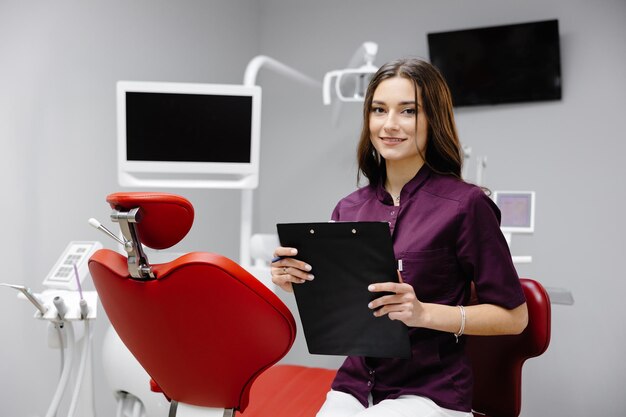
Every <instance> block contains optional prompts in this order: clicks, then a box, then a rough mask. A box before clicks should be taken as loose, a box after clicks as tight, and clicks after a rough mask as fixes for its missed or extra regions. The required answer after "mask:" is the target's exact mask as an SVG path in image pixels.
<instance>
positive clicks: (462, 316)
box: [454, 306, 465, 343]
mask: <svg viewBox="0 0 626 417" xmlns="http://www.w3.org/2000/svg"><path fill="white" fill-rule="evenodd" d="M457 307H458V308H459V310H461V328H460V329H459V331H458V332H457V333H454V337H455V338H456V343H459V337H461V336H462V335H463V332H464V331H465V307H463V306H457Z"/></svg>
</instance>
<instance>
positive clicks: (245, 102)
mask: <svg viewBox="0 0 626 417" xmlns="http://www.w3.org/2000/svg"><path fill="white" fill-rule="evenodd" d="M260 104H261V89H260V87H257V86H252V87H250V86H243V85H226V84H187V83H163V82H138V81H119V82H118V83H117V120H118V168H119V169H118V173H119V176H118V177H119V182H120V184H121V185H123V186H139V187H144V186H154V187H174V188H255V187H256V186H257V185H258V172H259V146H260V144H259V141H260V108H261V106H260Z"/></svg>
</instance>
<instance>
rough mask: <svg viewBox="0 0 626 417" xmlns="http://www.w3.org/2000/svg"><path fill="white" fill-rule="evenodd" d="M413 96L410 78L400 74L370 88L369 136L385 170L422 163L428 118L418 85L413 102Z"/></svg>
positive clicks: (413, 88) (419, 165) (418, 166)
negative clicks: (384, 164) (382, 159)
mask: <svg viewBox="0 0 626 417" xmlns="http://www.w3.org/2000/svg"><path fill="white" fill-rule="evenodd" d="M415 98H416V94H415V87H414V84H413V82H412V81H410V80H409V79H407V78H404V77H392V78H388V79H386V80H384V81H382V82H381V83H380V84H379V85H378V87H376V90H375V91H374V95H373V97H372V105H371V111H370V114H369V130H370V140H371V142H372V145H373V146H374V148H376V150H377V151H378V153H379V154H380V155H381V156H382V157H383V158H384V159H385V163H386V165H387V170H389V169H390V168H393V167H395V166H398V167H399V166H407V167H408V166H411V167H413V168H414V169H415V168H417V169H419V168H420V167H421V166H422V165H423V164H424V160H423V159H422V155H424V154H425V152H426V142H427V138H428V121H427V120H426V115H425V114H424V112H423V110H422V105H421V104H422V99H421V91H420V89H419V88H418V91H417V99H418V102H417V103H416V102H415ZM416 119H417V123H416ZM418 148H419V149H420V150H421V155H420V152H418Z"/></svg>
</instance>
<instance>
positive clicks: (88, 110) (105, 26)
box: [0, 0, 626, 416]
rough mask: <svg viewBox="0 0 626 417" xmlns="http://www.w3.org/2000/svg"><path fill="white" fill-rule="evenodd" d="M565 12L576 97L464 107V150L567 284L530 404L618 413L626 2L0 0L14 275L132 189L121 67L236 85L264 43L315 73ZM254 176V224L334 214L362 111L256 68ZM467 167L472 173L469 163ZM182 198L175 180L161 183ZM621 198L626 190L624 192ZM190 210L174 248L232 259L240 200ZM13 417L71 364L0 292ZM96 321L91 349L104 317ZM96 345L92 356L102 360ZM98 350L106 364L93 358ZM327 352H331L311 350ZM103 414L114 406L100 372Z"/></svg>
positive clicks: (540, 259)
mask: <svg viewBox="0 0 626 417" xmlns="http://www.w3.org/2000/svg"><path fill="white" fill-rule="evenodd" d="M548 18H558V19H559V22H560V31H561V47H562V51H561V57H562V66H563V70H562V71H563V88H564V90H563V91H564V95H563V100H561V101H558V102H548V103H533V104H516V105H501V106H483V107H478V108H472V109H467V108H463V109H459V110H458V111H457V122H458V127H459V131H460V135H461V139H462V141H463V142H464V143H466V144H468V145H471V146H472V148H473V149H474V154H475V155H487V156H488V162H489V166H488V169H487V177H486V185H487V186H488V187H490V188H491V189H494V190H495V189H534V190H536V191H537V224H536V229H537V231H536V233H535V234H534V235H533V236H523V237H516V238H515V239H514V241H513V252H514V253H515V254H520V255H525V254H529V255H532V256H533V258H534V262H533V263H532V264H531V265H523V266H520V268H519V269H520V274H521V275H524V276H529V277H534V278H536V279H538V280H540V281H541V282H542V283H543V284H544V285H546V286H552V287H566V288H569V289H571V290H572V291H573V293H574V297H575V299H576V304H575V305H574V306H572V307H566V306H554V308H553V339H552V344H551V346H550V349H549V351H548V352H547V353H546V354H545V355H544V356H542V357H540V358H538V359H535V360H532V361H530V362H528V363H527V365H526V367H525V374H524V401H523V404H524V410H523V415H525V416H530V415H547V414H548V413H549V414H551V415H563V416H566V415H567V416H583V415H589V414H591V413H592V412H593V413H594V414H598V415H606V416H618V415H624V414H625V413H626V400H625V399H624V395H623V388H621V386H620V380H619V379H618V378H619V377H620V376H621V375H623V374H624V373H625V372H626V364H625V363H626V362H625V361H624V360H623V358H622V355H621V353H622V352H623V351H624V347H625V345H626V326H624V325H623V321H622V320H621V314H620V313H621V308H620V307H621V305H618V302H619V301H621V297H620V296H621V294H622V293H623V291H624V290H625V289H626V284H624V282H625V280H624V278H625V277H624V274H623V272H622V271H623V269H622V268H621V262H620V261H621V260H622V257H623V256H624V255H625V254H626V250H625V249H626V247H625V244H624V240H623V239H622V237H623V235H624V233H625V232H626V225H625V224H624V220H623V219H624V217H623V216H620V214H621V213H619V211H618V210H619V209H620V208H622V207H623V206H624V203H626V201H625V197H624V194H623V189H624V178H623V174H622V173H621V172H618V166H619V162H621V161H622V159H623V156H624V155H626V144H625V142H624V141H623V139H624V134H623V133H622V129H621V126H620V125H619V123H620V121H621V119H622V113H623V111H624V109H625V107H626V106H625V104H626V102H625V99H624V98H623V97H624V93H626V80H625V79H624V77H623V73H624V70H623V68H624V65H625V64H626V49H625V48H624V47H623V44H624V41H626V27H625V26H624V21H626V19H625V18H626V3H625V2H624V1H623V0H598V1H595V2H586V1H582V0H544V1H540V0H527V1H525V2H512V1H504V2H503V1H495V0H474V1H472V2H457V1H453V0H440V1H437V2H435V1H425V0H422V1H409V0H402V1H401V0H394V1H388V2H374V1H362V0H347V1H342V2H336V1H330V0H318V1H315V2H305V1H301V0H300V1H293V0H292V1H289V0H260V1H254V0H247V1H245V0H239V1H232V0H230V1H226V0H214V1H200V0H198V1H191V0H186V1H177V2H167V1H139V2H137V1H135V2H124V1H112V2H111V1H110V2H92V3H91V4H89V5H87V4H83V3H82V2H79V1H58V2H54V3H51V2H46V1H32V2H28V3H27V2H21V1H17V0H4V1H2V2H0V91H1V92H2V94H1V95H0V143H2V145H3V146H2V149H3V151H2V153H1V154H0V158H1V163H0V170H1V172H0V181H2V182H1V185H2V190H3V191H4V193H3V197H2V204H1V205H0V214H1V215H2V218H3V219H5V222H4V228H3V229H4V236H5V238H4V239H3V240H2V242H1V243H0V259H2V260H3V261H4V265H5V277H4V278H2V279H1V281H9V282H16V283H25V284H26V285H29V286H31V287H33V288H34V289H40V288H41V287H40V282H41V280H42V279H43V277H44V276H45V274H46V273H47V271H48V269H49V268H50V267H51V265H52V264H53V263H54V261H55V260H56V258H57V256H58V255H59V254H60V252H61V251H62V250H63V249H64V247H65V245H66V244H67V242H68V241H69V240H80V239H98V240H102V241H103V243H105V244H106V245H108V246H110V247H111V246H112V245H111V244H110V243H109V242H107V241H104V238H103V237H102V236H100V235H99V234H97V232H95V231H93V230H92V229H90V228H89V227H88V226H87V225H86V219H87V218H89V217H92V216H93V217H97V218H99V219H100V220H102V221H103V222H105V223H107V222H108V221H107V217H108V212H109V211H108V209H107V207H106V204H105V203H104V196H105V195H106V194H107V193H109V192H113V191H117V190H119V187H118V186H117V183H116V165H115V164H116V160H115V97H114V83H115V81H117V80H119V79H135V80H162V81H189V82H220V83H239V82H241V80H242V77H243V71H244V68H245V65H246V63H247V62H248V61H249V59H250V58H252V57H253V56H254V55H256V54H259V53H263V54H267V55H270V56H272V57H274V58H276V59H278V60H280V61H282V62H284V63H286V64H288V65H291V66H293V67H295V68H297V69H300V70H302V71H303V72H305V73H307V74H309V75H311V76H313V77H315V78H318V79H321V78H322V76H323V74H324V73H325V72H326V71H328V70H331V69H337V68H343V67H344V66H345V64H346V63H347V61H348V60H349V58H350V56H351V55H352V53H353V52H354V50H355V49H356V48H357V47H358V46H359V45H360V44H361V43H362V42H363V41H366V40H370V41H375V42H377V43H378V44H379V47H380V49H379V56H378V59H377V61H376V63H377V64H382V63H383V62H385V61H387V60H389V59H392V58H395V57H398V56H406V55H413V56H422V57H427V56H428V51H427V46H426V33H428V32H430V31H441V30H447V29H460V28H466V27H477V26H487V25H495V24H504V23H515V22H524V21H531V20H542V19H548ZM258 82H259V84H260V85H261V86H262V87H263V116H262V141H263V144H262V150H261V158H262V159H261V186H260V188H259V189H258V191H257V192H256V194H255V199H256V200H255V232H273V231H274V224H275V223H276V222H278V221H281V222H282V221H303V220H326V219H327V218H328V217H329V215H330V211H331V210H332V208H333V206H334V204H335V202H336V201H337V200H338V199H339V198H341V197H342V196H343V195H345V194H347V193H348V192H350V191H351V190H353V189H354V186H355V181H356V172H355V163H354V146H355V141H356V136H357V135H358V131H359V127H360V123H361V121H360V109H359V108H358V105H345V106H343V107H342V109H341V114H342V119H341V121H340V122H339V123H338V125H336V126H334V125H333V124H332V123H331V113H332V109H331V108H327V107H323V106H322V104H321V92H320V91H316V90H313V89H311V88H309V87H306V86H304V85H301V84H298V83H296V82H294V81H291V80H288V79H285V78H284V77H281V76H279V75H276V74H274V73H272V72H271V71H265V70H262V71H261V73H260V75H259V78H258ZM471 169H472V171H473V170H474V167H473V166H472V167H471ZM165 191H175V190H165ZM620 191H622V192H620ZM175 192H179V193H182V194H184V195H185V196H187V197H188V198H190V200H191V201H192V202H193V204H194V205H195V207H196V223H195V227H194V230H193V231H192V232H191V233H190V235H189V236H188V238H187V239H186V242H185V243H184V244H181V245H180V247H179V248H175V249H176V250H192V249H199V250H207V251H215V252H220V253H223V254H225V255H227V256H230V257H233V258H236V257H237V254H238V252H237V251H238V236H239V230H238V224H239V218H238V210H239V195H238V193H237V192H235V191H186V190H183V191H180V190H179V191H175ZM0 303H2V305H3V306H4V308H3V312H4V314H2V315H0V328H1V329H2V330H3V331H4V338H3V340H4V343H2V344H1V345H0V346H1V347H0V357H1V358H2V361H1V362H0V402H1V403H2V404H3V406H2V415H20V416H34V415H43V413H44V411H45V409H46V407H47V405H48V402H49V400H50V398H51V396H52V391H53V389H54V386H55V383H56V378H57V376H58V352H55V351H53V350H50V349H48V348H47V347H46V344H45V343H46V331H45V324H44V323H41V322H35V321H33V320H32V319H31V318H30V317H31V315H32V308H31V307H30V306H28V305H27V304H26V303H24V302H19V301H18V300H16V298H15V295H14V294H13V293H10V292H9V291H8V290H3V291H0ZM100 313H101V314H100V318H99V320H98V323H97V330H98V331H97V333H96V345H97V344H98V343H99V342H100V343H101V340H102V336H103V333H104V329H105V328H106V325H107V323H106V319H105V317H104V314H103V313H102V311H100ZM98 353H99V352H98V350H96V355H98ZM98 357H99V356H96V366H99V362H98ZM301 359H303V360H305V361H307V362H308V363H318V362H319V361H320V359H319V358H301ZM96 372H97V375H96V376H97V380H96V384H97V385H96V388H97V405H98V411H99V414H100V415H101V416H104V415H113V399H112V398H111V397H110V395H109V393H108V392H107V387H106V385H105V383H104V380H103V378H102V375H101V370H100V369H98V368H97V369H96Z"/></svg>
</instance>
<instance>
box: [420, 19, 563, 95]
mask: <svg viewBox="0 0 626 417" xmlns="http://www.w3.org/2000/svg"><path fill="white" fill-rule="evenodd" d="M428 48H429V54H430V61H431V63H432V64H433V65H435V66H436V67H437V68H439V70H440V71H441V73H442V74H443V76H444V78H445V79H446V81H447V83H448V86H449V87H450V91H451V92H452V98H453V103H454V106H456V107H459V106H472V105H484V104H499V103H514V102H528V101H543V100H559V99H561V58H560V44H559V25H558V20H546V21H539V22H530V23H519V24H513V25H502V26H491V27H484V28H477V29H465V30H455V31H448V32H437V33H429V34H428Z"/></svg>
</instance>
